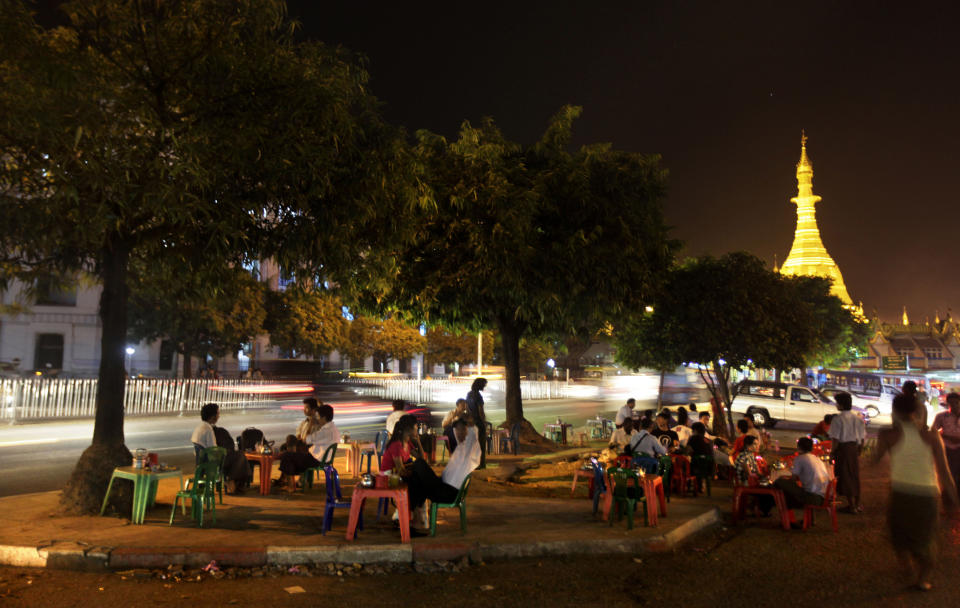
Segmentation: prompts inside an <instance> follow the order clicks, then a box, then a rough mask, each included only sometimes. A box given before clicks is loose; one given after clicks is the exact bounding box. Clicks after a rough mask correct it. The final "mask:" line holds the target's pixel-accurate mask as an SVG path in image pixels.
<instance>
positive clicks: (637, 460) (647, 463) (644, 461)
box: [633, 454, 660, 475]
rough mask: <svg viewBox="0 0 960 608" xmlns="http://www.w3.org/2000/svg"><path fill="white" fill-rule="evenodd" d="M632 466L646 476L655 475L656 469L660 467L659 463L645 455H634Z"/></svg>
mask: <svg viewBox="0 0 960 608" xmlns="http://www.w3.org/2000/svg"><path fill="white" fill-rule="evenodd" d="M633 466H634V468H639V469H642V470H643V472H644V473H645V474H647V475H656V474H657V469H658V468H659V467H660V461H659V460H657V459H656V458H654V457H653V456H647V455H646V454H634V455H633Z"/></svg>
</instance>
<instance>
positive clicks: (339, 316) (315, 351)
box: [264, 284, 349, 359]
mask: <svg viewBox="0 0 960 608" xmlns="http://www.w3.org/2000/svg"><path fill="white" fill-rule="evenodd" d="M266 296H267V316H266V321H265V323H264V328H265V329H266V331H267V332H268V333H269V334H270V344H271V346H276V347H278V348H281V349H283V350H286V351H289V352H290V353H292V354H294V355H295V356H297V357H299V356H307V357H311V358H315V359H316V358H320V357H324V356H326V355H329V354H330V352H331V351H334V350H337V349H340V348H343V346H344V344H345V343H346V341H347V332H348V330H349V322H348V321H347V320H346V319H345V318H344V316H343V304H342V303H341V302H340V298H339V297H337V296H336V295H335V294H333V293H331V292H329V291H325V290H321V289H312V288H310V289H308V288H304V287H301V286H298V285H296V284H294V285H290V286H289V287H287V289H286V290H284V291H267V294H266Z"/></svg>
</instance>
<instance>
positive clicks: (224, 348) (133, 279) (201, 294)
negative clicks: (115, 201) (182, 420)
mask: <svg viewBox="0 0 960 608" xmlns="http://www.w3.org/2000/svg"><path fill="white" fill-rule="evenodd" d="M131 270H132V272H131V273H130V279H129V281H128V282H129V284H130V297H129V301H128V302H129V312H128V316H129V320H130V328H129V330H128V333H129V335H130V336H131V337H132V338H133V339H135V340H137V341H147V342H152V341H154V340H161V339H168V340H170V341H171V342H172V344H173V347H174V349H175V350H176V352H178V353H180V355H181V356H182V358H183V377H184V378H190V377H191V375H192V369H191V359H192V356H193V355H199V356H200V357H201V358H204V357H205V356H206V355H213V356H217V357H222V356H224V355H226V354H227V353H236V352H237V351H238V350H240V348H242V347H243V344H244V343H246V342H250V341H251V340H253V339H254V338H255V337H256V336H257V335H258V334H261V333H263V325H264V319H265V318H266V310H265V308H264V291H265V287H264V286H263V285H262V284H261V283H259V282H258V281H257V280H256V279H255V278H253V276H251V275H250V273H249V272H247V271H246V270H243V269H241V268H236V267H232V266H221V267H216V268H196V267H194V268H191V269H190V270H189V271H188V272H181V270H182V269H180V268H177V269H175V270H174V269H171V268H167V267H164V266H163V265H157V264H147V262H146V261H139V263H134V264H132V268H131Z"/></svg>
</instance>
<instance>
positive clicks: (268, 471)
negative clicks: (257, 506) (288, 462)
mask: <svg viewBox="0 0 960 608" xmlns="http://www.w3.org/2000/svg"><path fill="white" fill-rule="evenodd" d="M243 455H244V456H245V457H246V459H247V460H248V461H249V462H255V463H257V464H258V465H260V495H261V496H267V495H268V494H270V479H271V478H272V477H273V461H274V460H280V454H258V453H257V452H244V453H243Z"/></svg>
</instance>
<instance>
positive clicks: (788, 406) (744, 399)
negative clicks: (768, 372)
mask: <svg viewBox="0 0 960 608" xmlns="http://www.w3.org/2000/svg"><path fill="white" fill-rule="evenodd" d="M731 409H732V410H733V413H735V414H745V415H747V416H750V417H752V418H753V423H754V424H755V425H757V426H758V427H759V426H768V427H772V426H774V425H775V424H776V423H777V422H779V421H781V420H786V421H789V422H808V423H810V424H816V423H817V422H819V421H820V420H823V417H824V416H825V415H826V414H834V413H836V412H837V405H836V403H834V402H833V401H832V400H831V399H829V398H828V397H825V396H823V395H818V394H817V393H816V392H814V391H813V390H812V389H810V388H808V387H806V386H801V385H799V384H785V383H783V382H766V381H760V380H744V381H743V382H741V383H740V384H738V385H737V388H736V397H735V398H734V400H733V406H732V408H731Z"/></svg>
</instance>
